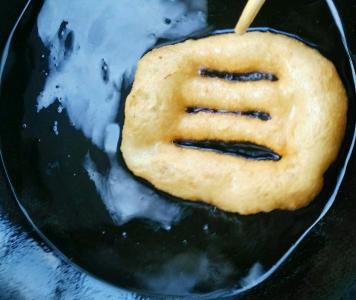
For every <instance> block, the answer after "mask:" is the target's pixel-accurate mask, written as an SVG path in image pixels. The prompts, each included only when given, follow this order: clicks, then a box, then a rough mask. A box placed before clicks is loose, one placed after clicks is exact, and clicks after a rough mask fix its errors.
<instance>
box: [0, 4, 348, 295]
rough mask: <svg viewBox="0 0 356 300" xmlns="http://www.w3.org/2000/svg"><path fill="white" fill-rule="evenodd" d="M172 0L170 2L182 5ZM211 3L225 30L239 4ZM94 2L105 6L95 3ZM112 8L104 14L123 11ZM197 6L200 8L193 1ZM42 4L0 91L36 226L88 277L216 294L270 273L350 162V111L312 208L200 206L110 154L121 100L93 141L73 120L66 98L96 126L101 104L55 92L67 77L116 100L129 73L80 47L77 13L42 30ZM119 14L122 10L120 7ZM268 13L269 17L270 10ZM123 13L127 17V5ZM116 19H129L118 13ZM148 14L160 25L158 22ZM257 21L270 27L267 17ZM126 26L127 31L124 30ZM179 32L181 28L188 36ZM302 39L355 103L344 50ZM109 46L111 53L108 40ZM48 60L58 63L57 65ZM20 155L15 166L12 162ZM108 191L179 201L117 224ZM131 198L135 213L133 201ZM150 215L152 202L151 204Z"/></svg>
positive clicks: (296, 7) (19, 178)
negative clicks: (333, 67) (334, 69)
mask: <svg viewBox="0 0 356 300" xmlns="http://www.w3.org/2000/svg"><path fill="white" fill-rule="evenodd" d="M65 2H66V1H63V2H56V5H59V6H58V7H55V10H56V14H55V15H57V17H58V18H59V19H60V18H61V13H60V12H61V9H63V8H64V7H65ZM183 2H184V1H182V2H180V3H183ZM233 2H234V3H236V1H230V2H229V1H226V3H227V5H231V6H233ZM302 2H303V1H301V2H300V3H299V2H298V3H295V4H290V3H289V4H288V5H287V4H283V5H285V6H286V7H285V10H286V11H287V10H291V11H293V12H294V13H295V12H298V11H299V12H300V13H301V15H303V16H305V14H304V13H302V12H305V9H304V8H303V3H302ZM46 3H47V2H46ZM48 3H49V2H48ZM53 3H54V2H53V1H52V4H53ZM112 3H114V1H113V2H112ZM115 3H118V2H117V1H115ZM157 3H161V2H160V1H157ZM162 3H163V2H162ZM167 3H170V4H169V5H175V4H177V3H178V2H177V3H173V2H167ZM172 3H173V4H172ZM86 4H87V3H86ZM140 4H142V3H141V2H140V1H132V2H131V4H130V5H138V6H139V5H140ZM62 5H63V6H62ZM67 5H68V3H67ZM101 5H103V6H101ZM112 5H116V4H112ZM207 5H208V8H209V9H210V11H209V14H208V19H207V20H208V23H209V24H214V25H215V26H217V27H219V28H226V27H231V25H232V24H233V23H232V22H233V21H235V18H236V16H235V13H234V14H232V11H234V12H235V10H233V9H231V16H230V15H229V13H228V12H226V11H224V14H223V15H224V18H222V17H219V16H221V15H222V14H221V13H219V9H220V8H221V7H222V6H220V2H219V5H218V2H216V1H215V2H214V1H209V2H208V3H207ZM271 6H273V5H271ZM290 6H291V7H290ZM85 7H88V4H87V5H86V6H82V7H77V8H75V7H73V11H72V14H73V15H75V13H77V14H78V15H80V14H83V9H84V8H85ZM89 7H90V5H89ZM100 7H101V8H103V10H100V9H99V8H100ZM177 7H178V6H175V8H176V9H177V10H173V11H176V12H179V13H177V14H176V15H175V16H176V18H177V20H178V19H179V17H180V16H183V15H184V14H186V12H187V10H188V12H189V10H190V9H192V10H193V11H194V9H197V7H198V5H197V4H196V5H191V4H189V5H188V4H186V6H185V7H186V8H185V10H184V9H183V10H182V6H179V7H178V8H177ZM104 8H105V4H97V6H96V7H95V11H97V12H99V11H104ZM114 8H115V7H114ZM114 8H113V7H111V10H105V11H120V10H115V9H114ZM201 8H202V6H200V8H199V9H201ZM79 9H80V10H79ZM40 10H41V5H40V4H38V3H32V4H31V10H29V11H28V12H27V15H26V18H24V19H23V21H22V22H21V23H20V24H19V27H18V30H17V31H16V32H15V35H14V37H13V43H12V44H11V47H10V49H9V54H10V56H9V57H12V58H15V59H14V60H12V61H13V63H12V64H8V65H5V70H6V73H5V74H6V76H5V77H4V78H3V82H2V83H3V89H2V95H1V105H2V109H1V111H2V112H4V111H6V114H4V113H3V115H2V117H3V118H2V120H4V121H3V124H2V126H3V129H4V130H2V151H3V158H4V161H5V164H6V167H7V171H8V174H9V177H10V179H11V183H12V185H13V187H14V189H15V191H16V193H17V196H18V197H17V199H18V200H19V202H20V203H21V205H23V208H24V209H25V210H26V213H28V216H29V217H30V218H31V220H32V221H33V223H34V224H35V225H36V226H37V228H38V230H40V232H41V233H43V234H44V235H45V236H46V237H47V238H48V240H49V241H51V242H52V243H53V244H54V245H55V246H56V247H57V248H58V249H59V250H60V251H61V252H62V253H64V255H66V256H67V257H69V258H71V259H72V261H73V262H74V263H76V264H78V265H79V266H81V267H83V268H84V269H86V270H88V271H90V272H91V273H92V274H95V275H97V276H99V277H100V278H102V279H105V280H107V281H109V282H112V283H114V284H116V285H118V286H120V287H125V288H129V289H132V290H136V291H140V292H141V293H143V294H150V293H155V294H156V293H161V294H174V295H196V296H197V295H200V296H202V297H205V296H207V297H208V296H209V297H210V296H211V297H213V296H215V297H220V298H222V297H223V296H227V295H229V294H236V293H238V292H240V291H242V290H244V289H246V288H250V287H252V286H254V285H255V284H256V283H258V282H260V281H261V280H263V279H264V278H266V277H267V276H268V275H269V274H271V272H272V271H273V270H275V269H276V267H277V266H278V265H279V264H280V263H281V262H282V261H283V259H284V258H285V257H286V256H287V255H288V254H289V253H290V252H291V251H292V248H291V246H292V245H293V244H294V243H295V242H296V241H297V240H300V237H301V236H304V235H305V234H306V233H307V231H309V229H308V228H309V226H310V225H311V224H313V223H314V222H315V221H316V220H317V219H318V218H319V216H320V212H322V215H323V214H324V213H325V212H326V211H327V209H328V208H329V207H330V205H331V203H332V201H333V199H334V197H335V193H336V191H337V188H338V186H339V184H340V180H341V177H342V176H340V178H339V180H337V175H340V174H341V175H343V172H344V169H343V166H344V164H345V161H347V155H348V151H349V149H350V145H351V142H352V139H353V129H354V117H353V116H352V115H350V116H349V121H348V122H349V126H348V132H347V135H346V139H345V143H344V148H343V151H342V152H341V154H340V156H339V160H338V161H337V162H336V164H335V165H334V166H333V167H332V168H331V170H330V172H329V174H328V175H327V184H326V186H325V188H324V190H323V192H322V193H321V194H320V197H319V198H318V199H317V200H316V201H315V202H314V203H313V204H312V205H311V206H309V207H308V208H305V209H302V210H298V211H295V212H281V211H275V212H273V213H270V214H260V215H256V216H248V217H241V216H238V215H234V214H227V213H223V212H220V211H218V210H216V209H214V208H213V207H209V206H206V205H199V204H194V203H188V202H184V203H183V202H182V201H179V200H177V199H172V198H171V197H169V196H168V195H165V194H162V193H160V192H159V191H154V190H153V189H152V187H150V186H149V185H146V184H145V183H142V182H139V181H137V179H135V178H134V177H132V176H131V174H130V173H129V172H128V171H127V170H126V169H125V166H124V165H123V162H122V160H121V159H120V157H119V158H117V156H116V155H113V154H114V152H115V151H116V147H115V146H113V143H112V142H111V141H112V140H115V137H117V132H118V127H117V126H115V123H116V124H118V125H119V126H122V122H123V105H124V101H121V102H120V103H119V105H118V106H119V111H120V113H119V115H118V116H115V117H114V119H110V120H111V121H110V122H109V123H108V125H111V126H108V127H107V126H104V127H105V130H104V131H105V134H103V135H102V136H105V138H103V139H100V134H99V135H97V134H96V133H97V132H98V131H97V130H95V129H94V127H90V130H89V129H85V128H84V126H83V125H82V124H81V123H79V122H80V119H76V120H75V121H76V122H73V110H72V111H71V109H70V105H72V109H74V108H76V109H78V112H77V115H80V117H81V118H82V120H84V119H85V118H87V119H88V124H89V122H90V121H91V123H95V122H94V120H95V113H94V115H93V116H94V117H92V118H90V117H87V112H89V111H90V112H92V111H94V112H95V111H96V110H97V109H95V106H94V109H93V107H92V109H93V110H89V109H86V108H85V106H83V107H82V106H77V107H76V106H75V105H79V104H80V103H83V102H80V100H78V101H77V102H74V101H73V100H72V97H68V99H69V100H68V99H66V98H65V97H62V96H63V95H62V94H61V92H63V90H65V91H66V92H68V85H70V84H74V85H78V86H79V87H83V89H84V90H83V91H84V93H85V95H86V96H87V97H89V98H90V95H91V93H92V92H93V90H92V89H91V84H92V81H90V79H93V78H92V77H90V76H97V77H94V78H99V79H100V80H101V82H102V86H103V87H105V86H108V87H113V91H115V93H116V95H118V94H120V95H121V97H120V98H121V99H123V100H124V99H125V97H126V95H127V93H128V92H129V90H130V82H131V81H132V74H133V72H131V73H130V72H129V75H130V74H131V76H128V75H127V74H126V76H121V77H120V76H117V75H116V76H115V66H114V65H113V64H115V60H113V61H112V60H110V59H108V58H107V57H106V55H104V56H105V57H103V54H105V53H104V52H102V53H100V55H98V56H95V55H94V54H95V53H90V51H89V50H90V44H88V45H87V46H88V48H87V50H88V52H85V49H86V48H85V45H86V44H85V41H84V42H83V41H82V40H81V34H80V33H82V32H83V30H84V32H85V30H86V28H87V27H85V26H86V25H85V24H80V22H79V20H76V19H75V16H73V18H74V19H71V18H70V17H69V16H68V15H66V17H65V18H62V19H61V20H57V19H55V17H53V15H49V16H48V17H51V21H52V22H51V24H52V25H53V26H54V28H52V29H53V32H52V31H51V30H50V28H48V30H49V31H48V33H51V34H48V35H44V36H43V35H41V30H43V27H42V28H36V19H37V14H38V13H39V11H40ZM121 11H125V8H122V10H121ZM171 11H172V10H170V12H171ZM228 11H230V10H228ZM318 11H319V10H318ZM320 11H323V12H324V13H325V14H327V13H328V10H327V7H326V4H325V2H323V1H321V2H320ZM126 12H127V11H126ZM79 13H80V14H79ZM92 13H96V12H92ZM265 13H266V14H270V12H268V9H266V12H265ZM305 13H306V14H307V13H308V12H305ZM314 13H315V12H314ZM55 15H54V16H55ZM88 15H90V13H89V12H88ZM127 15H128V16H129V13H128V12H127ZM188 15H189V14H188ZM294 15H295V14H294ZM97 16H98V15H97ZM163 16H164V14H163ZM193 16H194V15H193ZM286 16H288V14H286ZM280 17H283V16H280ZM110 18H113V19H114V18H115V15H113V16H112V17H110V16H109V17H108V16H106V17H105V18H103V19H100V18H94V19H95V20H91V19H90V18H87V19H86V23H88V26H90V25H91V24H92V23H91V22H94V21H95V22H96V23H95V25H96V27H93V28H96V29H97V30H99V31H100V28H102V27H101V26H100V24H101V23H100V22H101V21H104V20H105V22H103V23H107V22H108V20H109V21H110V20H111V19H110ZM229 18H231V22H230V21H229V20H230V19H229ZM261 18H262V19H261V20H262V21H264V20H269V21H268V24H271V26H272V27H276V28H281V29H285V30H286V31H289V32H296V30H295V27H293V26H294V25H293V24H299V22H296V21H295V22H293V21H292V20H293V15H291V16H289V18H286V20H285V23H283V21H281V20H280V19H278V20H277V19H276V22H277V21H278V22H277V23H276V24H274V23H273V20H272V21H271V20H270V19H269V18H268V16H265V17H264V15H263V14H262V15H261ZM263 18H265V19H263ZM116 19H118V18H116ZM310 19H312V18H310ZM121 20H124V21H125V22H126V21H127V20H126V19H125V18H121ZM172 20H175V19H174V18H173V16H171V24H172V23H173V24H174V22H173V21H172ZM63 21H64V22H63ZM76 21H78V22H79V23H76ZM262 21H261V22H262ZM324 21H325V22H324V23H323V22H321V24H320V29H319V30H320V34H321V35H323V34H326V33H325V31H323V30H324V28H328V27H327V26H326V25H325V23H327V24H330V23H331V22H332V20H331V17H329V18H326V20H324ZM66 22H68V23H66ZM152 22H153V24H156V23H155V22H156V21H152ZM157 22H158V21H157ZM159 22H164V24H166V23H167V20H166V19H165V18H163V21H162V19H159ZM168 23H169V22H168ZM230 23H231V24H230ZM75 24H77V25H75ZM135 24H136V23H135ZM157 24H158V23H157ZM162 24H163V23H162ZM262 24H267V21H266V22H262ZM324 25H325V26H324ZM40 27H41V26H40ZM38 29H39V30H38ZM314 29H315V27H314ZM138 31H139V32H140V30H138ZM71 32H72V33H71ZM101 32H102V35H103V37H104V39H105V37H108V36H107V35H105V31H104V32H103V31H101ZM121 32H122V33H123V34H124V31H121ZM172 32H177V31H172ZM172 32H170V33H169V32H166V33H164V34H162V37H160V38H159V37H158V39H157V41H156V42H157V43H164V42H167V38H172V40H175V39H179V36H177V33H175V34H176V35H174V37H172ZM38 33H40V36H39V35H38ZM42 33H43V32H42ZM186 33H187V32H186V31H185V33H184V34H186ZM106 34H107V33H106ZM328 34H329V35H332V34H334V35H335V36H333V39H332V40H334V41H336V40H338V41H339V37H338V36H337V35H336V34H337V32H336V31H335V32H328ZM115 36H117V33H115ZM301 36H305V37H306V38H308V37H310V40H313V41H315V40H316V43H317V44H318V45H319V46H320V49H321V51H322V52H323V53H324V54H325V55H327V56H328V57H330V58H331V59H332V60H333V61H334V62H335V63H336V64H337V66H338V68H339V71H340V74H341V76H342V78H343V80H344V81H345V83H347V88H348V93H349V97H350V99H354V85H353V77H352V76H353V74H352V71H351V70H350V68H349V67H348V64H347V63H345V61H346V62H347V61H348V57H347V56H346V54H345V52H344V51H343V50H342V47H341V46H340V43H341V41H340V42H339V44H338V45H337V47H335V46H334V45H329V44H328V43H327V42H325V41H324V40H323V39H322V38H320V39H318V36H315V37H314V36H313V35H312V34H311V33H310V32H302V33H301ZM41 37H42V38H41ZM148 40H150V39H148ZM150 41H151V40H150ZM78 42H80V45H79V46H81V47H80V48H79V50H78V48H77V47H76V46H78V44H77V43H78ZM333 43H334V44H337V43H335V42H333ZM119 46H120V44H119ZM147 47H148V48H149V47H151V46H150V45H147ZM333 47H334V48H333ZM71 49H72V50H71ZM76 49H77V50H76ZM80 49H81V50H80ZM56 50H59V51H58V52H56ZM106 50H107V51H109V50H110V48H107V49H106ZM75 51H78V52H75ZM83 51H84V52H83ZM92 52H93V51H92ZM94 52H95V51H94ZM24 53H26V55H24ZM88 53H89V54H88ZM118 53H119V51H115V58H116V59H117V58H118V57H119V56H118ZM121 53H123V52H122V51H121ZM81 55H82V56H81ZM54 58H56V59H58V60H59V61H55V60H56V59H54ZM79 58H82V59H85V60H86V61H90V65H91V66H93V69H85V68H84V69H81V64H76V63H75V62H77V61H78V59H79ZM73 59H77V60H73ZM59 62H62V64H59ZM71 67H73V70H75V69H76V68H78V70H79V71H80V72H81V73H80V74H79V76H72V77H70V79H71V80H67V81H66V80H65V79H66V78H61V79H62V80H61V81H59V82H56V80H54V79H53V78H55V77H56V74H63V72H64V71H67V72H69V71H68V68H69V70H70V68H71ZM84 67H88V65H85V66H84ZM19 70H21V72H19ZM56 72H57V73H56ZM64 73H65V72H64ZM72 75H74V74H72ZM76 75H78V74H76ZM57 76H60V75H57ZM51 78H52V79H51ZM15 79H16V80H15ZM57 79H58V78H57ZM88 80H89V81H88ZM14 82H16V85H15V84H14ZM51 83H52V84H53V85H52V89H50V91H51V93H47V94H46V91H48V90H46V85H48V84H51ZM114 83H115V84H114ZM57 86H58V87H57ZM53 91H54V92H53ZM94 92H95V91H94ZM41 93H42V94H41ZM64 94H66V93H64ZM67 94H68V93H67ZM22 95H24V96H22ZM38 95H40V97H42V98H41V99H43V101H44V102H42V106H41V105H39V103H38ZM44 95H47V96H46V97H44ZM67 96H68V95H67ZM71 96H73V94H71ZM104 96H106V94H104ZM108 96H110V94H108ZM57 97H58V98H57ZM61 97H62V98H61ZM109 98H110V97H109ZM53 99H57V100H56V101H53ZM77 99H78V98H77ZM105 99H106V97H104V100H105ZM112 99H115V97H113V98H112ZM46 101H47V102H46ZM61 101H62V102H61ZM66 101H67V102H66ZM72 101H73V102H72ZM88 107H89V106H88ZM39 108H42V109H39ZM22 112H24V115H23V118H22V116H21V114H22ZM350 112H352V113H353V112H354V105H353V103H350ZM97 113H98V115H100V114H101V116H103V111H100V110H98V112H97ZM350 114H351V113H350ZM100 120H102V119H100ZM55 122H57V123H55ZM73 123H75V124H73ZM100 124H102V123H100ZM55 125H56V126H55ZM54 129H56V130H54ZM99 132H100V130H99ZM19 161H20V162H21V163H18V162H19ZM83 166H84V167H83ZM93 181H94V183H95V184H96V185H95V184H93ZM132 182H135V184H137V185H136V186H135V189H136V191H137V193H136V194H131V197H130V198H126V197H129V196H130V195H128V194H127V193H126V194H125V192H126V191H127V189H128V185H127V184H128V183H129V185H131V184H132ZM120 183H121V184H120ZM100 184H101V185H102V186H100ZM98 185H99V187H100V188H98ZM115 193H116V195H120V194H121V195H122V197H121V199H118V200H129V201H131V202H132V201H137V202H133V203H134V204H135V205H136V204H137V203H140V204H141V207H140V209H143V210H144V209H145V205H143V203H147V202H145V201H144V202H140V200H141V199H140V196H142V195H148V197H149V198H148V199H152V198H153V200H154V198H155V197H157V198H158V199H160V200H161V201H164V203H166V204H167V205H168V206H167V207H174V208H177V209H178V211H179V213H178V215H177V216H178V218H177V219H174V218H173V219H169V222H168V223H164V222H157V219H156V220H155V219H154V218H152V217H150V216H149V217H147V214H146V215H142V216H139V217H138V218H137V217H136V218H131V219H127V220H126V221H123V220H122V219H121V218H119V219H117V220H115V218H114V219H113V215H112V214H110V213H108V209H109V211H110V203H105V204H106V205H104V204H103V202H102V199H103V198H104V197H105V196H108V195H109V196H110V195H113V194H115ZM329 199H330V200H329ZM112 205H114V204H113V203H112ZM135 205H134V207H133V208H132V209H135ZM167 207H165V208H164V209H162V210H161V212H160V215H161V216H165V215H170V213H168V214H166V212H167V211H168V210H167ZM111 208H112V207H111ZM149 211H151V210H147V212H149ZM136 212H137V210H136ZM154 215H155V214H154ZM155 216H156V215H155ZM160 218H161V217H160ZM177 274H180V275H179V276H177Z"/></svg>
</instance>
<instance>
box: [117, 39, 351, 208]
mask: <svg viewBox="0 0 356 300" xmlns="http://www.w3.org/2000/svg"><path fill="white" fill-rule="evenodd" d="M202 68H207V69H209V70H217V71H220V72H230V73H249V72H254V71H258V72H265V73H272V74H274V75H275V76H276V77H277V78H278V80H276V81H266V80H260V81H249V82H237V81H229V80H224V79H221V78H207V77H204V78H203V77H201V76H199V72H200V70H201V69H202ZM190 106H198V107H206V108H209V109H224V110H230V111H264V112H268V113H269V114H270V115H271V120H268V121H267V122H263V121H261V120H258V119H251V118H246V117H244V116H234V115H226V114H225V115H222V114H211V113H205V112H201V113H198V114H194V115H192V114H187V113H186V107H190ZM346 112H347V97H346V93H345V90H344V88H343V86H342V83H341V81H340V79H339V76H338V74H337V72H336V70H335V68H334V66H333V65H332V63H330V62H329V61H328V60H327V59H325V58H324V57H322V56H321V55H320V54H319V53H318V52H317V51H316V50H313V49H311V48H309V47H306V46H305V45H304V44H302V43H301V42H298V41H296V40H294V39H291V38H288V37H285V36H282V35H277V34H272V33H261V32H253V33H248V34H245V35H243V36H237V35H235V34H224V35H218V36H214V37H209V38H205V39H200V40H196V41H192V40H190V41H187V42H185V43H181V44H177V45H173V46H166V47H163V48H160V49H155V50H153V51H151V52H150V53H148V54H147V55H146V56H145V57H144V58H143V59H142V60H141V61H140V63H139V67H138V70H137V73H136V78H135V82H134V85H133V89H132V92H131V94H130V95H129V97H128V99H127V102H126V107H125V125H124V130H123V139H122V145H121V150H122V153H123V156H124V159H125V162H126V164H127V166H128V167H129V169H131V171H132V172H133V173H134V174H135V175H137V176H139V177H142V178H144V179H146V180H148V181H149V182H151V183H152V184H153V185H154V186H155V187H156V188H158V189H160V190H163V191H165V192H167V193H169V194H172V195H174V196H177V197H180V198H183V199H188V200H198V201H199V200H200V201H204V202H207V203H210V204H213V205H215V206H217V207H219V208H221V209H223V210H225V211H230V212H238V213H240V214H253V213H258V212H268V211H272V210H274V209H289V210H293V209H296V208H300V207H303V206H305V205H307V204H308V203H309V202H310V201H311V200H312V199H313V198H314V197H315V196H316V195H317V194H318V193H319V191H320V189H321V187H322V185H323V175H324V173H325V172H326V170H327V168H328V167H329V165H330V164H331V162H332V161H333V160H334V159H335V157H336V155H337V153H338V150H339V146H340V144H341V141H342V138H343V135H344V129H345V123H346ZM182 139H185V140H197V141H204V140H224V141H227V142H234V141H237V142H252V143H255V144H257V145H261V146H265V147H268V148H270V149H271V150H273V151H274V152H276V153H278V154H279V155H280V156H281V157H282V159H281V160H280V161H278V162H276V161H263V162H262V161H255V160H247V159H245V158H241V157H233V156H231V155H223V154H221V153H214V152H211V151H200V150H197V149H187V148H182V147H177V145H176V144H173V143H172V141H175V140H182Z"/></svg>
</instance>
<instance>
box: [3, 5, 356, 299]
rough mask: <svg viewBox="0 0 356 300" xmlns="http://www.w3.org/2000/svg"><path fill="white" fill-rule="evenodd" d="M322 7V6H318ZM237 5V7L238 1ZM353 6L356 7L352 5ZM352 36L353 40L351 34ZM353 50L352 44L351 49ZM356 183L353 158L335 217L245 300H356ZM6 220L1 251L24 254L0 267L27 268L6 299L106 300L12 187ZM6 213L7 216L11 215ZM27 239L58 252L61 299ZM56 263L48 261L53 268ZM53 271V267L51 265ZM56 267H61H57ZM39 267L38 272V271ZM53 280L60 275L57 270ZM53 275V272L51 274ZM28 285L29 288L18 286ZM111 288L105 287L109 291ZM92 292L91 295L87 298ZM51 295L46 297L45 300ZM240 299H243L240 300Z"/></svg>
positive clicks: (354, 10) (348, 8) (7, 285)
mask: <svg viewBox="0 0 356 300" xmlns="http://www.w3.org/2000/svg"><path fill="white" fill-rule="evenodd" d="M22 2H24V1H22V0H13V1H8V0H4V1H2V2H1V4H0V7H1V13H0V14H1V16H2V18H1V19H0V28H5V29H7V28H8V27H7V26H5V25H6V24H7V22H8V21H9V22H10V23H12V22H13V20H12V19H11V17H12V18H13V19H14V18H15V17H17V15H18V14H17V12H16V10H14V9H12V8H11V9H10V8H9V7H10V4H11V6H12V5H15V4H20V5H21V4H22ZM310 2H311V4H310V6H307V8H308V11H311V12H313V11H314V10H313V9H314V8H315V7H317V5H313V3H312V2H313V1H310ZM314 2H317V1H314ZM335 2H336V3H337V4H340V3H341V4H343V5H341V6H340V7H341V8H343V13H344V15H343V16H344V17H345V25H346V26H347V27H348V29H349V31H348V33H349V34H350V36H353V37H355V36H356V31H355V30H356V26H355V25H356V23H355V22H356V20H355V18H354V16H355V14H356V6H355V3H354V2H353V1H351V0H338V1H335ZM236 3H237V2H236ZM2 5H5V10H2V8H3V7H2ZM352 5H353V6H352ZM307 20H309V21H308V22H299V23H298V24H300V26H301V27H311V28H314V26H310V25H311V24H315V25H316V24H318V22H319V21H320V19H319V18H318V17H315V18H307ZM351 33H352V35H351ZM4 39H5V35H1V34H0V44H1V45H2V44H3V42H4ZM350 41H351V42H352V43H353V47H354V48H352V49H354V52H355V53H356V44H355V43H354V42H355V41H356V39H355V38H353V39H350ZM351 46H352V45H351ZM0 181H1V182H5V178H4V177H3V176H2V174H1V173H0ZM355 182H356V159H355V157H354V158H353V159H352V161H351V162H350V165H349V170H348V173H347V177H346V180H345V181H344V183H343V186H342V189H341V191H340V193H339V195H338V197H337V201H336V203H335V204H334V205H333V207H332V210H331V211H330V213H329V214H328V215H327V216H326V217H325V218H324V220H323V222H322V223H320V224H318V225H317V227H316V228H315V229H314V230H313V232H312V234H311V235H309V236H308V237H307V238H306V239H305V240H304V241H303V243H302V244H301V245H300V246H299V247H298V249H297V251H296V252H294V253H293V254H292V255H291V257H290V258H289V260H288V261H287V262H286V263H285V264H284V265H283V267H282V268H281V269H279V270H278V271H277V273H276V274H275V275H274V276H273V277H272V278H270V279H269V280H267V281H266V282H265V283H264V284H262V285H260V286H258V287H257V288H255V289H254V290H253V291H250V292H249V293H247V294H245V295H243V296H241V299H243V300H257V299H272V300H273V299H290V300H297V299H298V300H304V299H305V300H306V299H307V300H320V299H323V300H341V299H342V300H354V299H355V298H356V272H355V270H356V259H355V255H354V249H355V247H356V230H355V229H356V220H355V218H354V216H355V214H356V206H355V201H354V200H355ZM0 200H1V201H0V202H1V203H0V206H1V213H0V218H1V219H2V220H4V219H5V218H6V217H8V218H9V220H11V221H9V222H8V223H7V229H6V230H7V233H8V236H10V237H11V239H6V240H4V239H1V242H0V244H1V247H2V250H4V253H5V252H6V253H12V254H15V253H18V250H21V249H24V251H22V252H20V253H21V255H19V256H18V260H17V261H11V260H7V259H5V257H3V256H1V258H0V264H1V266H2V267H3V268H4V269H6V268H8V269H12V270H13V269H14V266H15V263H16V266H17V265H22V266H24V271H23V272H22V273H21V274H19V276H18V277H17V278H16V279H17V280H16V282H14V281H12V279H11V278H10V277H9V274H8V273H1V289H0V291H1V293H0V299H32V298H33V297H32V298H31V296H29V294H28V293H26V291H28V290H31V291H32V293H33V295H36V296H35V298H36V299H59V298H64V297H67V298H76V297H77V298H79V299H80V298H82V297H83V295H85V296H86V298H88V299H102V296H103V295H102V294H101V293H98V292H97V291H93V289H92V288H88V287H87V286H85V284H84V285H83V282H84V283H86V281H85V280H82V279H83V278H85V276H86V275H84V274H86V273H84V272H83V273H80V275H82V276H83V277H79V272H78V273H76V274H78V276H72V275H73V273H72V272H73V271H74V272H77V271H76V270H75V269H73V267H72V266H71V265H68V264H66V263H65V262H64V261H62V259H61V257H60V256H58V255H57V254H56V253H53V252H52V251H51V250H50V249H47V248H45V247H44V246H43V242H42V240H41V239H40V238H39V237H38V236H37V235H36V234H35V233H34V232H33V228H32V227H31V226H30V225H29V224H28V221H27V220H26V219H25V217H24V216H23V214H22V213H21V212H20V210H19V208H18V206H17V204H16V203H15V202H14V201H13V198H12V197H10V192H9V190H8V189H7V186H6V185H1V186H0ZM5 211H6V212H7V213H5ZM22 238H23V239H26V240H27V241H28V242H29V243H34V244H36V245H37V247H36V249H35V250H36V253H37V255H38V256H39V257H43V260H46V259H47V256H48V255H49V253H51V254H52V253H53V256H55V257H56V259H58V260H59V261H61V264H63V266H64V268H58V269H57V270H59V272H60V273H61V274H62V276H58V282H57V284H56V285H54V287H55V290H56V294H52V295H50V294H45V291H44V286H46V285H48V284H47V282H48V281H47V279H46V278H43V277H41V279H42V278H43V281H42V280H40V279H39V277H40V276H41V275H43V274H44V272H43V269H42V267H44V266H45V265H46V264H45V263H43V264H42V262H38V261H36V260H35V259H34V258H33V256H34V254H33V252H31V251H28V248H26V247H25V245H24V244H23V243H22V244H20V243H17V241H19V240H21V239H22ZM51 262H52V261H50V260H48V264H50V263H51ZM51 266H52V265H51ZM54 266H55V264H54ZM37 267H38V268H37ZM29 268H31V276H30V277H31V279H32V278H36V280H27V281H25V282H24V281H22V279H24V278H28V274H29V273H28V272H27V270H29ZM51 271H52V272H53V276H55V270H54V269H51ZM45 274H47V273H45ZM18 282H22V283H23V284H22V285H20V284H16V283H18ZM103 289H105V287H103ZM87 293H89V294H87ZM44 295H45V296H44ZM105 295H106V296H107V298H110V297H111V298H113V299H121V298H124V297H123V296H122V295H120V293H116V292H115V291H113V290H111V289H109V288H106V293H105ZM239 299H240V298H239Z"/></svg>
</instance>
